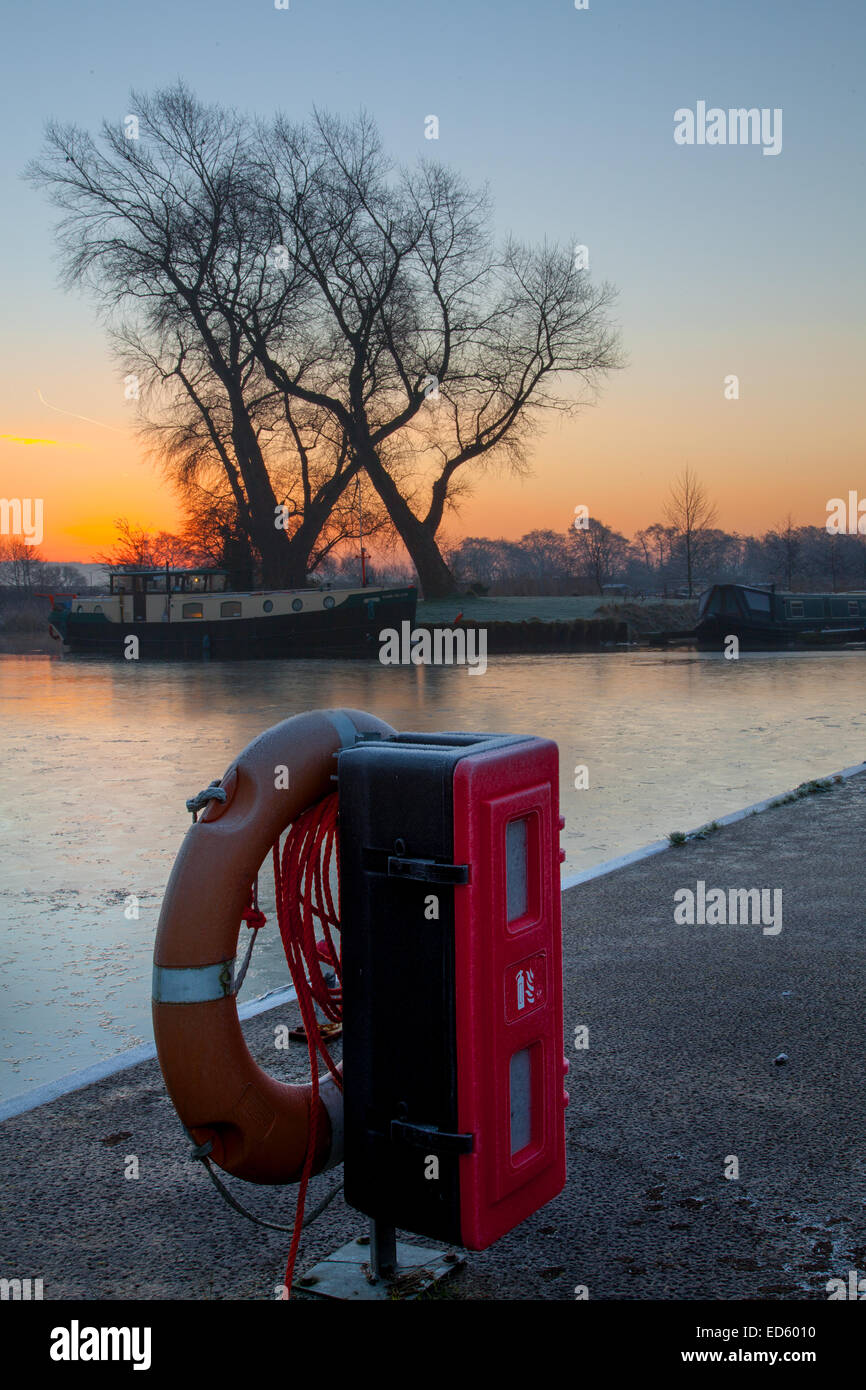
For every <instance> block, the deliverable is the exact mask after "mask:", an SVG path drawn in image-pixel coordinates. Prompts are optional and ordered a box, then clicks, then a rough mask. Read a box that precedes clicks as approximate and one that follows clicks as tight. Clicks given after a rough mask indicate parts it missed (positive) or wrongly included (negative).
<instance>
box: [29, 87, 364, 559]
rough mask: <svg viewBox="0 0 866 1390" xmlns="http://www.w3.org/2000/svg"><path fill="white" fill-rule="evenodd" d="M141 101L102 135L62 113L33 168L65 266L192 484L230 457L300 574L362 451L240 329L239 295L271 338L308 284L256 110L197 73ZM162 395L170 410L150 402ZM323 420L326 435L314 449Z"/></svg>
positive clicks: (234, 486)
mask: <svg viewBox="0 0 866 1390" xmlns="http://www.w3.org/2000/svg"><path fill="white" fill-rule="evenodd" d="M132 109H133V110H134V111H135V112H136V113H137V120H138V122H139V127H138V130H137V131H136V132H135V138H128V133H127V131H126V130H125V129H124V127H123V126H122V125H120V124H117V125H111V124H109V123H104V124H103V127H102V140H101V143H100V144H98V143H97V142H96V141H95V140H94V139H92V137H91V136H90V135H88V134H86V133H85V132H82V131H80V130H77V129H76V128H74V127H72V126H65V127H64V126H61V125H59V124H57V123H52V124H50V125H49V127H48V131H47V152H46V154H45V156H44V158H43V159H42V160H40V161H37V162H35V163H33V164H32V165H31V166H30V167H29V169H28V171H27V172H28V177H29V178H30V179H31V180H32V181H33V182H35V183H36V184H37V185H39V186H44V187H47V188H48V189H49V190H50V192H51V195H52V198H53V201H54V202H55V204H56V205H57V206H58V207H60V208H61V209H62V211H63V213H64V217H63V220H62V221H61V223H60V228H59V237H60V246H61V252H62V256H63V263H64V269H65V279H66V282H67V283H68V284H77V283H82V284H85V285H87V286H89V287H90V288H92V289H93V290H94V291H95V293H96V296H97V298H98V301H99V303H100V306H101V309H102V311H103V313H104V315H105V316H106V317H107V318H108V320H109V322H110V324H111V326H112V330H113V336H114V339H115V344H116V346H117V348H118V351H119V354H120V360H121V362H122V365H123V368H124V370H125V372H126V374H127V380H128V381H129V380H130V379H131V381H132V382H133V383H134V385H133V391H134V393H135V394H137V393H139V392H140V393H141V399H142V404H143V407H144V408H145V422H144V423H145V429H146V430H149V432H150V434H149V437H150V438H151V440H152V441H154V442H156V443H157V444H160V443H165V444H166V451H165V454H164V458H165V460H166V462H167V463H168V464H169V465H173V466H174V467H175V469H176V470H177V473H178V475H179V479H180V483H181V490H182V491H183V490H184V488H185V487H186V486H188V484H189V483H190V482H191V481H201V479H200V477H199V475H200V473H201V472H202V471H203V472H204V474H205V477H204V483H205V485H207V484H208V482H211V481H212V475H211V476H209V475H208V470H212V469H214V468H219V469H221V470H222V473H223V475H224V481H225V483H226V484H227V485H228V487H229V489H230V491H231V494H232V497H233V499H234V503H235V507H236V510H237V514H238V527H239V530H240V532H241V534H245V535H246V536H247V537H248V539H249V542H250V544H251V545H252V546H253V547H254V549H255V550H256V552H257V553H258V555H260V557H261V561H262V567H263V571H264V577H265V582H266V583H268V584H269V585H271V586H279V585H281V584H286V583H288V584H302V583H303V581H304V577H305V574H306V566H307V560H308V557H309V555H310V553H311V552H312V550H313V548H314V545H315V541H316V538H317V537H318V535H319V533H320V531H321V529H322V527H323V526H324V525H325V523H326V522H327V521H328V518H329V517H330V515H331V512H332V510H333V508H334V506H335V504H336V502H337V501H338V499H339V497H340V495H341V493H342V491H343V489H344V488H345V486H346V484H347V483H348V482H349V481H350V480H351V477H352V475H353V473H354V472H355V471H356V468H357V464H356V463H355V461H354V459H353V458H352V457H351V456H350V454H349V451H348V450H347V449H346V447H345V443H344V441H343V440H342V438H338V439H337V440H336V441H334V440H333V439H332V438H328V437H326V436H324V435H322V434H321V432H320V431H319V432H317V421H316V420H315V419H314V420H312V422H311V421H310V420H309V418H307V417H308V416H309V411H307V416H304V414H303V412H304V407H303V404H302V403H301V402H298V403H297V406H296V409H295V410H294V412H293V414H292V417H291V418H289V417H288V415H287V413H286V412H285V410H284V409H283V408H282V405H283V403H282V400H281V397H280V395H279V393H278V392H275V391H274V388H273V386H272V385H271V384H270V383H269V382H268V381H267V380H266V379H265V377H264V376H263V374H262V371H261V368H260V365H259V361H258V359H257V358H256V356H255V355H254V354H253V352H252V351H251V349H250V346H249V343H248V341H247V339H246V338H245V336H244V334H243V332H242V331H241V326H240V323H239V319H238V315H237V312H236V309H237V305H238V303H239V302H241V300H242V301H243V303H244V305H245V307H246V310H247V312H249V311H250V307H251V306H253V307H254V308H255V311H256V316H257V322H258V324H259V332H260V334H261V336H262V340H263V342H264V343H265V344H266V345H267V344H269V342H270V333H271V330H272V329H273V330H274V331H275V332H279V333H282V332H283V331H287V330H288V326H289V324H290V321H291V320H292V319H293V317H295V316H297V315H298V314H299V313H300V314H302V313H303V305H302V300H303V296H304V293H305V289H304V285H303V283H302V277H301V276H300V274H299V273H295V274H294V275H293V274H291V273H289V274H288V276H287V275H286V273H284V271H283V270H282V269H280V268H278V267H277V266H275V265H274V264H273V261H272V260H269V259H268V255H267V251H268V250H269V243H268V241H267V227H266V226H264V225H263V223H262V219H261V216H260V207H261V199H260V198H259V195H258V190H257V188H256V178H257V170H258V164H254V162H253V159H252V149H251V132H250V126H249V122H248V121H246V120H245V119H244V118H242V117H241V116H239V115H237V114H236V113H235V112H232V111H226V110H223V109H221V108H218V107H207V106H205V105H203V104H202V103H200V102H198V101H197V100H196V99H195V98H194V97H193V96H192V95H191V94H190V93H189V92H188V91H187V89H186V88H185V87H184V86H183V84H178V85H177V86H176V87H174V88H172V89H170V90H168V91H163V92H158V93H157V94H156V95H155V96H153V97H147V96H141V95H136V94H133V97H132ZM121 311H125V313H126V314H127V318H126V319H123V318H122V317H119V316H120V315H121ZM156 396H159V399H158V401H157V406H158V414H159V421H158V422H155V421H154V420H153V419H148V417H147V415H146V406H147V402H148V399H149V398H154V397H156ZM265 426H267V427H268V429H269V431H270V432H269V434H268V436H267V438H268V440H269V447H268V448H266V447H265V444H264V437H265V436H264V435H263V429H264V427H265ZM309 430H312V435H313V437H314V438H315V439H316V440H317V442H318V445H319V446H320V447H318V448H317V450H314V451H313V452H315V460H314V462H312V461H311V448H310V446H309V444H308V443H307V442H306V440H307V438H308V435H307V432H308V431H309ZM161 431H164V434H161ZM276 463H280V464H282V466H283V469H284V470H285V471H288V472H290V473H292V474H293V475H294V476H295V477H296V478H297V487H296V488H295V489H294V493H293V507H292V508H291V509H290V510H289V512H288V513H285V512H281V511H280V510H279V508H280V502H279V499H278V497H277V495H276V491H275V486H274V481H273V479H272V474H271V469H272V468H273V467H274V466H275V464H276ZM283 491H286V488H285V485H284V486H283ZM278 518H282V519H285V520H288V522H289V524H288V525H285V526H281V525H278V524H277V519H278Z"/></svg>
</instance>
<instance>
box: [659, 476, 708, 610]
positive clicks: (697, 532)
mask: <svg viewBox="0 0 866 1390" xmlns="http://www.w3.org/2000/svg"><path fill="white" fill-rule="evenodd" d="M665 519H666V521H668V522H669V524H670V525H671V526H672V527H673V528H674V530H675V532H676V535H677V537H678V538H679V540H680V542H681V544H682V547H683V552H684V555H685V561H686V582H687V584H688V590H689V598H692V596H693V594H694V571H695V567H696V562H697V561H698V560H699V558H700V553H701V542H702V539H703V537H704V534H705V533H706V532H707V531H708V530H709V529H710V527H711V526H712V524H713V522H714V521H715V519H716V509H715V507H714V506H713V505H712V503H711V502H710V500H709V497H708V496H707V493H706V491H705V489H704V487H703V484H702V483H700V482H699V481H698V479H697V477H696V476H695V474H694V473H693V472H692V470H691V468H689V467H688V466H687V467H686V468H684V469H683V472H682V473H681V474H680V475H679V477H678V478H676V479H675V480H674V482H673V483H672V485H671V490H670V498H669V501H668V503H667V506H666V507H665Z"/></svg>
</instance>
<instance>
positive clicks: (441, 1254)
mask: <svg viewBox="0 0 866 1390" xmlns="http://www.w3.org/2000/svg"><path fill="white" fill-rule="evenodd" d="M463 1264H465V1256H464V1255H461V1254H458V1253H456V1252H455V1251H453V1250H437V1249H432V1248H429V1247H427V1246H423V1245H408V1244H407V1243H406V1242H405V1241H402V1240H398V1241H397V1269H398V1273H397V1277H396V1279H391V1280H385V1279H378V1280H373V1278H372V1277H371V1274H370V1239H369V1237H368V1236H359V1237H358V1238H357V1240H352V1241H349V1244H348V1245H342V1246H341V1247H340V1249H339V1250H335V1251H334V1253H333V1254H332V1255H329V1256H328V1257H327V1259H325V1260H322V1261H320V1263H319V1264H317V1265H314V1266H313V1268H312V1269H311V1270H310V1271H309V1273H308V1274H304V1275H302V1276H301V1278H300V1279H298V1280H297V1282H296V1284H295V1285H294V1289H295V1290H296V1291H297V1292H298V1293H304V1294H313V1295H315V1296H316V1297H317V1298H338V1299H341V1300H360V1301H363V1302H365V1303H370V1302H377V1301H379V1302H381V1301H388V1300H391V1299H399V1300H401V1301H403V1300H406V1299H411V1298H417V1296H418V1294H420V1293H424V1292H425V1291H426V1290H427V1289H429V1288H432V1286H433V1285H434V1284H436V1283H438V1281H439V1280H440V1279H444V1278H445V1276H446V1275H447V1274H453V1273H454V1271H455V1269H459V1268H460V1266H461V1265H463Z"/></svg>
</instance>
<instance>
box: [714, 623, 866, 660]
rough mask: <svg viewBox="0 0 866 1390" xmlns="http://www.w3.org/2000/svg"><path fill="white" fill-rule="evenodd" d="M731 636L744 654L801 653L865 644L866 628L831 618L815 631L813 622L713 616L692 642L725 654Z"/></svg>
mask: <svg viewBox="0 0 866 1390" xmlns="http://www.w3.org/2000/svg"><path fill="white" fill-rule="evenodd" d="M731 636H733V637H736V638H737V641H738V642H739V645H740V648H741V650H744V651H764V652H765V651H779V650H790V651H802V650H804V649H805V648H816V649H820V648H825V647H839V646H844V645H845V644H846V643H849V642H863V641H866V628H862V627H856V626H850V625H849V624H848V623H846V622H845V621H844V620H839V622H838V623H837V624H834V623H833V620H832V618H831V619H825V620H824V621H823V622H822V623H821V626H820V627H816V625H815V623H814V621H811V622H810V621H808V620H801V621H799V622H798V621H796V620H794V621H789V622H783V623H782V622H774V621H772V620H768V621H765V622H745V621H744V620H743V619H742V618H733V617H730V616H728V617H725V616H724V615H722V616H716V615H713V616H711V617H708V618H705V619H703V620H702V621H701V622H699V623H698V624H697V626H696V628H695V631H694V634H693V638H692V640H693V643H694V645H695V646H696V647H697V648H698V650H699V651H711V652H718V651H724V649H725V641H726V639H727V638H728V637H731Z"/></svg>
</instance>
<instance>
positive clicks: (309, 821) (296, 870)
mask: <svg viewBox="0 0 866 1390" xmlns="http://www.w3.org/2000/svg"><path fill="white" fill-rule="evenodd" d="M332 855H334V856H335V857H336V863H337V873H338V885H339V863H340V860H339V845H338V840H337V793H336V792H334V793H332V794H331V795H330V796H326V797H325V798H324V799H323V800H322V801H319V802H317V803H316V805H315V806H311V807H310V809H309V810H308V811H305V812H304V813H303V815H301V816H299V817H298V819H297V820H296V821H295V822H294V823H293V824H292V825H291V826H290V827H289V832H288V834H287V835H286V838H285V841H284V843H283V849H282V855H281V854H280V844H279V840H278V841H277V842H276V843H275V844H274V847H273V861H274V885H275V888H276V902H277V921H278V922H279V926H280V936H281V937H282V939H283V947H284V949H285V952H286V960H287V961H288V963H289V970H290V971H291V974H292V982H293V984H294V986H295V992H296V993H297V996H298V1004H299V1006H300V1010H301V1018H302V1019H303V1022H304V1031H305V1033H306V1035H307V1049H308V1051H309V1057H310V1075H311V1078H312V1096H311V1100H310V1134H309V1139H308V1142H307V1154H306V1158H305V1160H304V1168H303V1173H302V1175H301V1183H300V1187H299V1189H298V1205H297V1211H296V1215H295V1229H294V1234H293V1236H292V1245H291V1249H290V1250H289V1259H288V1263H287V1265H286V1274H285V1279H284V1283H285V1288H286V1297H287V1298H288V1297H289V1295H290V1292H291V1287H292V1275H293V1273H294V1268H295V1260H296V1258H297V1254H298V1245H299V1244H300V1239H301V1229H302V1224H303V1219H304V1203H305V1201H306V1196H307V1185H308V1183H309V1180H310V1172H311V1169H312V1166H313V1156H314V1154H315V1152H316V1139H317V1134H318V1121H319V1061H318V1057H317V1053H318V1054H319V1055H320V1056H321V1058H322V1060H323V1061H324V1062H325V1065H326V1066H327V1068H328V1071H329V1072H330V1073H331V1075H332V1076H333V1078H334V1081H335V1082H336V1084H337V1086H338V1087H339V1088H340V1090H341V1091H342V1089H343V1078H342V1076H341V1075H340V1072H339V1070H338V1068H337V1067H336V1065H335V1064H334V1062H333V1060H332V1059H331V1056H330V1054H329V1052H328V1049H327V1046H326V1044H325V1041H324V1039H323V1038H322V1036H321V1034H320V1032H319V1023H318V1019H317V1018H316V1005H318V1007H319V1009H320V1010H321V1012H322V1013H323V1014H324V1015H325V1017H326V1018H327V1019H330V1020H331V1021H332V1022H335V1023H336V1022H339V1020H340V1019H341V1018H342V1014H343V989H342V971H341V961H340V949H339V946H338V944H337V943H335V941H334V935H333V933H334V932H335V931H338V930H339V926H340V912H339V895H338V902H337V905H336V907H335V906H334V899H333V894H332V892H331V882H330V866H331V857H332ZM317 924H318V926H319V927H320V929H321V931H322V933H323V935H322V936H321V937H320V938H317V936H316V925H317ZM323 963H324V964H326V965H327V966H328V967H330V969H331V970H333V971H334V973H335V974H336V977H337V984H336V987H332V986H331V985H329V984H328V982H327V980H326V979H325V977H324V974H323V972H322V965H323Z"/></svg>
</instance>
